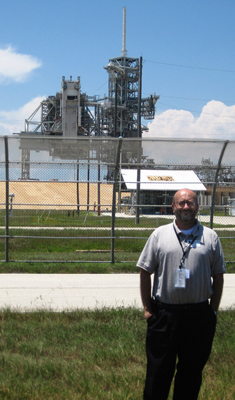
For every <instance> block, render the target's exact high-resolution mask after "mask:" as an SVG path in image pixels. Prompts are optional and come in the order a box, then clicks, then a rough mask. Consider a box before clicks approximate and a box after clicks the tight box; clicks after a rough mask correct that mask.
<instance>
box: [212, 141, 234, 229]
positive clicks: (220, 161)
mask: <svg viewBox="0 0 235 400" xmlns="http://www.w3.org/2000/svg"><path fill="white" fill-rule="evenodd" d="M228 142H229V140H226V141H225V142H224V144H223V147H222V150H221V153H220V156H219V161H218V164H217V168H216V174H215V181H214V185H213V191H212V200H211V215H210V228H211V229H213V218H214V207H215V193H216V187H217V181H218V175H219V170H220V167H221V163H222V159H223V156H224V152H225V149H226V147H227V144H228Z"/></svg>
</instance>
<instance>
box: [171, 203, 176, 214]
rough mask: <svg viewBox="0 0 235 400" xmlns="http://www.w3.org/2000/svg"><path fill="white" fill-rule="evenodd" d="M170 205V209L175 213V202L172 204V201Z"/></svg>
mask: <svg viewBox="0 0 235 400" xmlns="http://www.w3.org/2000/svg"><path fill="white" fill-rule="evenodd" d="M171 207H172V211H173V213H174V214H175V204H174V203H172V204H171Z"/></svg>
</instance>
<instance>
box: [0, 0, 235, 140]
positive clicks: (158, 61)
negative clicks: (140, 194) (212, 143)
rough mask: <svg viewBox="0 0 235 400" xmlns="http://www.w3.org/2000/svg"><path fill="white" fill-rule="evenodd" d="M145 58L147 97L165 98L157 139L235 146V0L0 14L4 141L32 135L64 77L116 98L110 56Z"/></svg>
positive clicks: (154, 126) (13, 4)
mask: <svg viewBox="0 0 235 400" xmlns="http://www.w3.org/2000/svg"><path fill="white" fill-rule="evenodd" d="M124 6H125V7H126V24H127V26H126V48H127V54H128V56H130V57H140V56H142V57H143V83H142V96H143V97H146V96H148V95H149V94H150V93H156V94H158V95H160V99H159V101H158V103H157V112H156V117H155V119H154V121H151V122H149V123H148V122H146V124H148V127H149V133H148V134H147V135H148V136H151V137H162V136H164V137H165V136H167V137H179V138H180V137H193V138H194V137H195V138H196V137H199V138H208V137H209V138H212V139H218V138H220V139H233V140H235V124H234V122H235V79H234V78H235V52H234V39H235V24H234V15H235V2H234V0H224V1H222V0H164V1H163V0H145V1H143V0H125V1H124V2H123V1H120V0H116V1H113V0H99V1H98V0H86V1H84V0H76V1H75V0H50V1H45V0H40V1H39V0H8V1H7V2H6V1H5V2H2V4H1V13H0V26H1V35H0V135H10V134H12V133H13V132H20V131H21V130H24V120H25V118H28V117H29V116H30V114H31V113H32V112H33V111H34V110H35V108H36V107H37V106H38V105H39V104H40V101H41V100H42V98H44V97H46V96H50V95H55V94H56V92H59V91H60V88H61V80H62V76H65V77H66V79H69V77H70V76H71V75H72V77H73V78H74V79H76V77H77V76H80V77H81V89H82V91H83V92H86V93H87V94H88V95H90V96H93V95H100V96H103V95H105V94H107V93H108V73H107V72H106V70H105V69H104V68H103V67H104V66H106V65H107V64H108V62H109V59H110V58H113V57H118V56H120V55H121V50H122V18H123V7H124Z"/></svg>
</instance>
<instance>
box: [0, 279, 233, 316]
mask: <svg viewBox="0 0 235 400" xmlns="http://www.w3.org/2000/svg"><path fill="white" fill-rule="evenodd" d="M103 307H110V308H115V307H136V308H141V307H142V304H141V300H140V294H139V274H138V273H136V274H38V275H37V274H1V275H0V309H5V308H10V309H12V310H16V311H35V310H42V309H44V310H51V311H58V312H59V311H63V310H65V311H69V310H74V309H95V308H99V309H100V308H103ZM230 307H233V308H235V274H225V285H224V292H223V297H222V301H221V305H220V308H221V309H226V308H230Z"/></svg>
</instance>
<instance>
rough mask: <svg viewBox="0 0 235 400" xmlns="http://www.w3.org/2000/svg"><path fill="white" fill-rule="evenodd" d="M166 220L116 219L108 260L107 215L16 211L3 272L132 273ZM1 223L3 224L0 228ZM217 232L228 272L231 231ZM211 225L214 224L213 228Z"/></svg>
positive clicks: (0, 219) (232, 255) (1, 253)
mask: <svg viewBox="0 0 235 400" xmlns="http://www.w3.org/2000/svg"><path fill="white" fill-rule="evenodd" d="M169 222H170V220H169V219H165V218H162V217H161V216H157V217H156V218H148V216H142V217H141V218H140V221H139V224H136V222H135V218H134V217H132V218H125V217H121V218H116V219H115V234H114V240H113V246H114V263H112V264H110V262H111V249H112V239H111V232H112V231H111V226H112V219H111V217H110V216H107V215H103V214H101V215H100V216H97V213H94V212H89V213H88V212H86V211H81V212H80V213H79V215H77V214H76V212H72V211H65V210H63V211H58V210H51V211H45V210H14V211H13V215H11V216H10V218H9V235H10V239H9V247H8V248H9V252H8V255H9V258H8V259H9V261H11V262H10V263H4V262H2V263H0V271H1V272H32V273H33V272H43V273H47V272H49V273H54V272H56V273H70V272H71V273H83V272H85V273H94V272H96V273H99V272H103V273H104V272H134V271H135V265H136V261H137V260H138V257H139V254H140V252H141V250H142V248H143V246H144V244H145V242H146V240H147V238H148V237H149V235H150V233H151V232H152V231H153V230H154V229H155V228H156V227H157V226H160V225H163V224H167V223H169ZM4 224H5V214H4V211H3V210H0V235H1V236H0V260H2V261H4V260H5V238H4V233H5V230H4V229H5V228H4ZM1 226H2V228H1ZM216 227H217V228H221V227H222V229H223V230H222V231H221V230H220V231H219V232H218V234H219V236H220V237H221V242H222V245H223V249H224V253H225V260H226V261H227V272H233V273H234V272H235V263H232V261H235V246H234V240H235V237H234V236H235V232H233V231H229V230H228V229H227V230H226V228H228V227H225V226H222V225H218V226H216ZM216 227H215V229H216Z"/></svg>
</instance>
